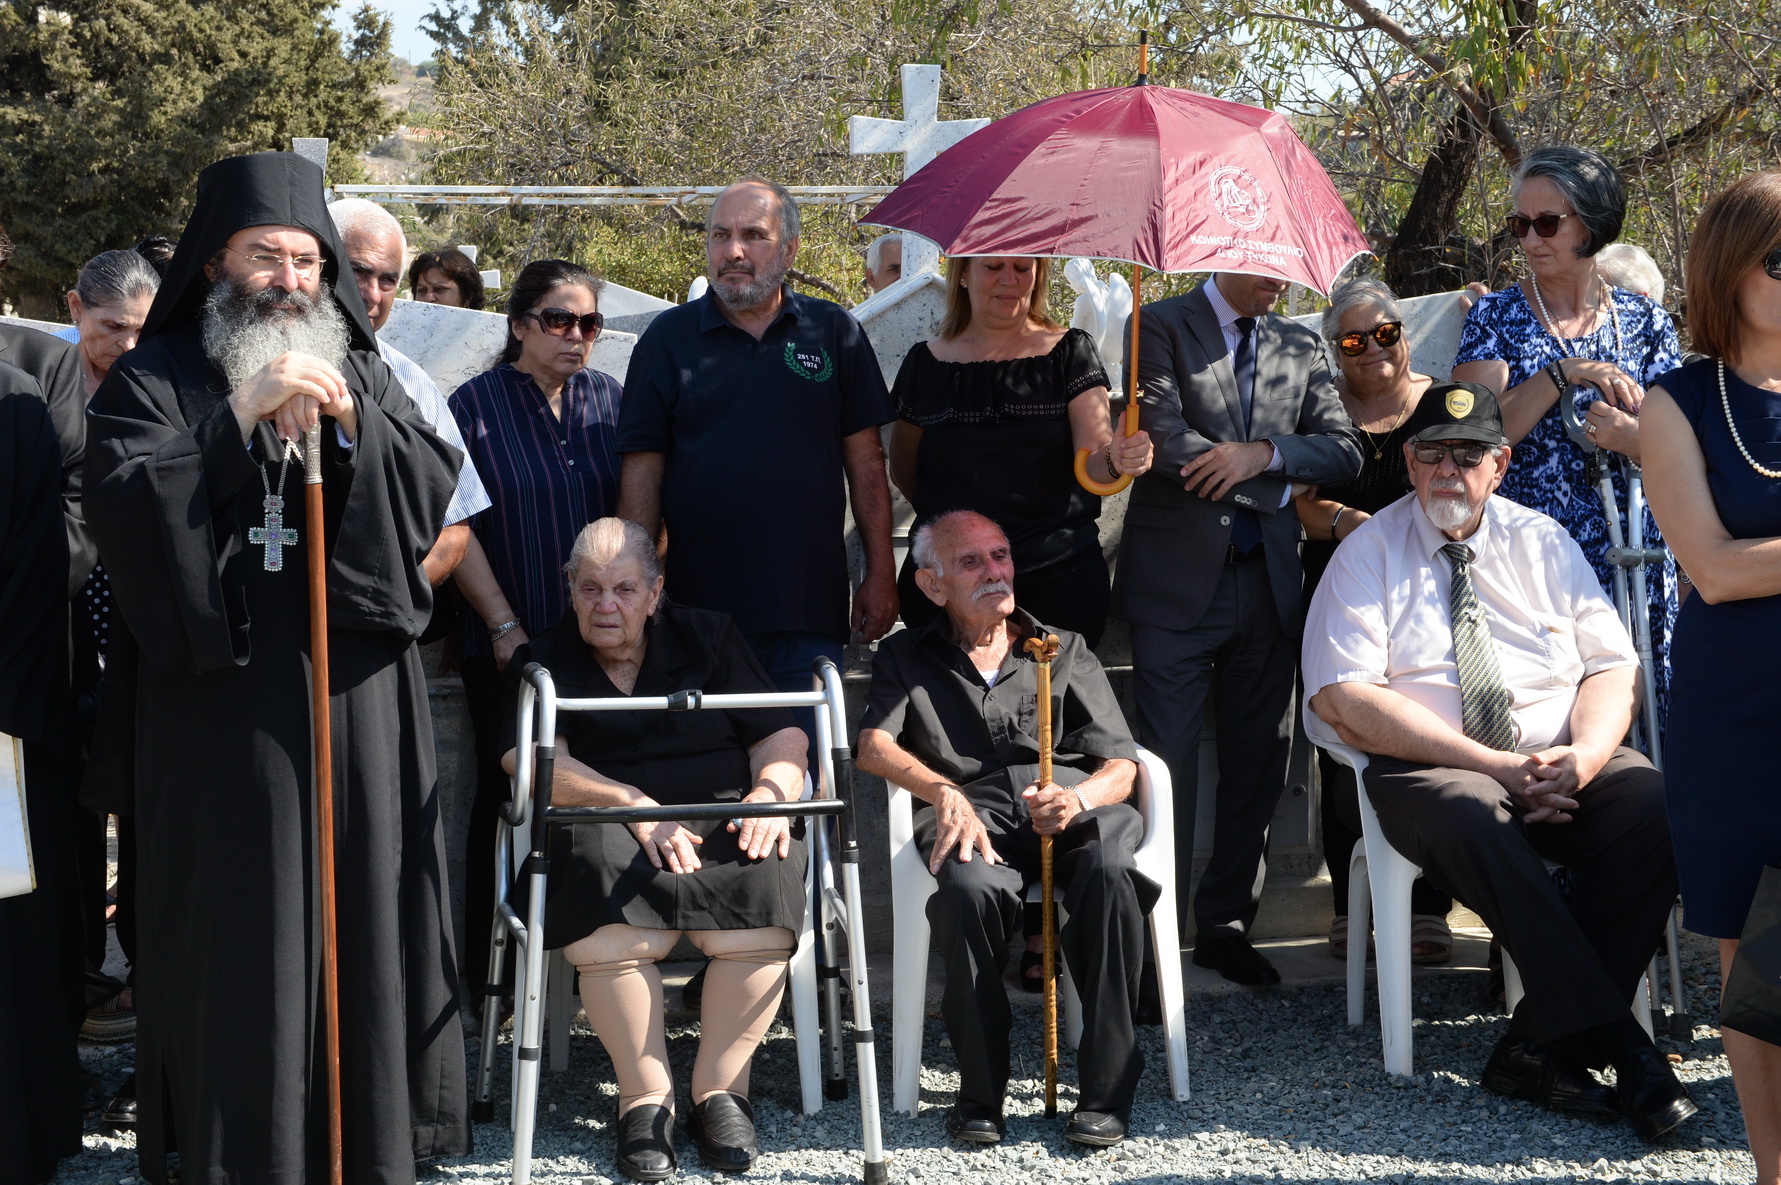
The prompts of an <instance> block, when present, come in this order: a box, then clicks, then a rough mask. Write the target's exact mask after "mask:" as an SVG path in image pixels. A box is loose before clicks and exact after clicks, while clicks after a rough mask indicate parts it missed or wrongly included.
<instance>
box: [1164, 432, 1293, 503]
mask: <svg viewBox="0 0 1781 1185" xmlns="http://www.w3.org/2000/svg"><path fill="white" fill-rule="evenodd" d="M1273 463H1274V445H1273V443H1272V442H1271V441H1266V440H1255V441H1251V442H1249V443H1247V444H1244V443H1242V442H1239V441H1231V440H1227V441H1224V442H1223V443H1221V444H1215V445H1213V446H1212V447H1211V448H1209V449H1207V450H1206V451H1205V452H1203V453H1201V454H1200V455H1199V456H1197V457H1195V458H1194V459H1193V460H1191V461H1189V462H1188V463H1187V464H1185V465H1183V466H1182V467H1181V476H1182V477H1183V478H1184V479H1185V481H1184V483H1183V484H1184V485H1185V487H1186V489H1187V492H1188V493H1190V494H1198V495H1199V496H1200V497H1202V498H1211V499H1213V500H1214V501H1216V500H1217V499H1219V498H1222V497H1224V496H1225V494H1226V493H1228V492H1229V491H1230V489H1231V488H1232V487H1233V486H1238V485H1241V484H1242V483H1244V482H1246V481H1248V480H1249V479H1250V478H1252V477H1260V476H1261V475H1262V474H1264V473H1266V472H1267V471H1268V466H1269V465H1271V464H1273Z"/></svg>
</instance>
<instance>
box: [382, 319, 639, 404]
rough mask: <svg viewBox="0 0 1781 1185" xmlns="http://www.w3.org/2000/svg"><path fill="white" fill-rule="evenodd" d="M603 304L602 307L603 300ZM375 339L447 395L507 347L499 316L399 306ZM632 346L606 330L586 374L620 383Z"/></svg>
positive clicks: (630, 338) (629, 336) (628, 338)
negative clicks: (602, 374) (412, 362)
mask: <svg viewBox="0 0 1781 1185" xmlns="http://www.w3.org/2000/svg"><path fill="white" fill-rule="evenodd" d="M601 303H602V305H604V303H605V300H604V297H602V300H601ZM664 303H665V302H664ZM379 336H381V337H382V338H383V339H384V340H385V341H387V342H389V343H390V345H392V346H395V347H396V348H397V349H398V350H401V351H402V352H403V353H404V354H407V355H408V356H409V357H410V358H412V359H414V360H415V362H416V363H418V364H419V365H420V368H421V369H422V370H424V371H426V372H427V373H428V374H429V375H431V376H432V377H433V381H434V382H436V383H438V384H439V389H440V390H441V391H444V392H445V393H446V394H447V395H450V394H451V393H452V392H453V391H455V390H457V389H458V386H459V385H460V384H461V383H463V382H464V380H466V379H468V378H471V377H473V376H475V375H479V374H481V373H482V372H483V371H485V370H487V369H489V367H491V366H493V365H494V363H495V359H496V358H497V357H499V356H500V353H501V347H502V346H503V345H504V344H505V343H506V341H507V318H506V317H505V316H504V315H502V314H500V313H484V312H478V311H476V310H474V309H454V308H451V307H449V306H446V305H439V304H423V303H422V302H420V301H414V300H398V301H397V302H396V306H395V308H394V309H393V310H392V311H391V312H390V319H389V322H388V323H387V324H385V325H384V327H383V332H382V333H381V334H380V335H379ZM636 345H637V335H636V334H634V333H623V332H620V331H618V330H614V329H608V330H605V331H604V332H602V333H601V334H600V338H599V340H598V341H596V342H595V343H594V349H593V352H592V354H590V355H589V357H588V368H589V369H590V370H602V371H605V372H606V373H607V374H609V375H611V376H612V377H613V378H615V379H617V380H618V381H619V382H621V383H622V382H624V380H625V371H626V370H627V369H628V368H629V367H630V365H631V350H632V349H633V348H634V347H635V346H636Z"/></svg>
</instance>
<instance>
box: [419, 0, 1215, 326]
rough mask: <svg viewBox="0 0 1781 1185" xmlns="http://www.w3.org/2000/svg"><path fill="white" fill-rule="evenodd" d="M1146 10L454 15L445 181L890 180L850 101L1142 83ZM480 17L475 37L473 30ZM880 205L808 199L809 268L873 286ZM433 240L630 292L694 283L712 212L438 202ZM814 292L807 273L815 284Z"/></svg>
mask: <svg viewBox="0 0 1781 1185" xmlns="http://www.w3.org/2000/svg"><path fill="white" fill-rule="evenodd" d="M1137 11H1138V10H1137V9H1136V8H1134V7H1133V6H1129V5H1123V4H1098V5H1097V4H1084V3H1079V2H1075V0H1022V2H1021V3H1018V4H1016V3H1012V2H1010V0H975V2H964V0H892V2H886V0H801V2H789V0H785V2H769V0H573V2H569V0H551V2H550V3H547V4H544V5H534V6H515V5H507V4H495V3H485V4H482V5H481V6H480V7H478V8H476V9H474V10H472V9H471V8H469V7H462V6H460V7H457V8H453V9H449V10H447V11H443V12H442V11H440V10H435V14H434V28H435V30H436V32H439V31H443V32H444V35H443V36H442V37H441V39H440V49H441V54H440V75H439V80H438V89H437V91H436V92H435V96H434V102H435V107H434V110H433V112H432V114H431V116H430V117H429V122H430V125H431V130H432V131H434V132H435V133H436V134H437V135H438V136H439V137H440V143H441V145H442V146H441V148H440V150H439V151H438V153H437V155H436V156H435V158H434V160H433V180H434V181H436V182H437V183H440V184H478V183H480V184H504V185H718V184H723V183H726V182H728V181H731V180H734V179H735V178H736V177H739V176H742V175H744V174H747V173H764V174H766V175H768V176H771V177H774V178H776V179H779V180H781V181H784V182H786V183H787V184H801V185H830V184H860V183H868V184H870V183H878V184H884V183H892V182H895V181H897V180H899V179H900V178H901V176H902V174H901V167H902V160H901V158H900V157H893V156H857V157H856V156H851V155H849V153H848V150H847V119H848V117H849V116H851V115H873V116H880V117H886V118H901V117H902V116H903V114H904V113H903V110H902V99H901V94H900V91H899V84H898V67H899V66H901V65H902V64H903V63H906V62H935V63H939V64H943V65H944V66H945V67H946V71H947V72H946V74H945V77H944V81H943V84H942V93H941V104H940V117H941V118H942V119H965V118H972V117H979V116H988V117H995V116H1000V115H1004V114H1006V113H1008V112H1010V111H1012V110H1015V109H1016V108H1019V107H1022V106H1024V105H1026V104H1028V103H1031V102H1034V101H1036V100H1038V99H1041V98H1045V97H1047V96H1050V95H1054V94H1058V93H1060V92H1063V91H1069V90H1078V89H1084V88H1087V87H1094V86H1106V85H1117V84H1122V83H1126V82H1129V81H1131V79H1132V78H1133V76H1134V75H1135V74H1136V68H1137V52H1136V44H1135V43H1136V40H1137V38H1136V25H1135V24H1134V23H1133V20H1134V19H1141V16H1140V17H1138V18H1134V13H1136V12H1137ZM465 30H469V32H465ZM1228 66H1229V61H1228V57H1226V56H1222V54H1221V51H1220V47H1219V43H1216V42H1207V43H1204V44H1201V43H1195V45H1194V46H1193V48H1191V49H1189V48H1185V47H1184V48H1183V49H1182V50H1181V51H1179V52H1170V53H1163V54H1159V55H1158V56H1157V57H1155V58H1153V61H1152V77H1153V79H1154V80H1155V81H1158V82H1163V83H1168V84H1170V85H1178V86H1190V87H1194V88H1195V89H1200V90H1205V89H1212V88H1215V87H1216V86H1218V85H1219V84H1220V82H1221V81H1222V79H1223V78H1224V76H1225V75H1226V74H1227V73H1228ZM863 212H864V210H863V208H857V207H856V208H845V209H844V208H839V207H827V206H807V207H806V208H805V210H804V217H805V231H804V234H803V245H802V247H801V249H800V252H799V255H798V266H799V268H800V270H802V271H803V272H805V273H806V274H807V275H810V276H813V277H815V278H816V279H818V280H820V281H822V284H818V285H815V287H817V288H819V289H821V288H822V285H823V284H826V285H828V289H829V291H830V292H831V293H841V294H845V296H846V298H848V299H857V298H858V297H859V296H860V295H861V294H862V292H863V289H862V288H861V286H860V282H861V272H862V265H861V262H860V255H859V252H860V250H861V248H863V247H864V245H865V244H866V243H867V242H869V241H870V239H871V238H872V237H873V236H874V235H875V234H877V233H879V232H877V231H875V230H873V229H872V228H866V227H856V226H854V225H853V224H852V220H853V219H854V218H856V217H858V216H859V215H860V214H861V213H863ZM420 214H421V215H422V216H423V217H425V218H426V220H427V221H428V223H429V231H428V232H427V233H425V234H423V235H422V236H420V238H419V239H418V240H416V245H417V247H418V246H421V245H430V244H432V243H445V242H472V243H477V244H479V245H480V246H481V247H482V250H483V254H482V256H481V258H482V259H483V260H484V261H485V262H487V263H488V264H489V265H490V266H499V267H500V268H501V269H502V271H503V273H504V274H508V275H511V274H513V273H514V272H516V271H517V270H518V267H519V266H520V265H522V264H523V263H524V262H525V261H527V260H529V259H535V258H539V257H541V256H545V255H562V256H567V257H570V258H575V259H578V260H580V261H582V262H585V263H588V264H590V265H592V266H594V267H595V268H597V269H598V270H599V271H600V272H601V273H602V274H604V275H606V276H609V277H610V278H612V279H613V280H615V281H617V282H619V283H622V284H625V285H627V286H630V287H634V288H639V289H642V290H644V291H648V292H653V293H656V294H658V295H669V294H674V295H675V296H678V295H679V294H681V293H683V292H684V290H685V286H686V284H687V283H688V281H689V280H690V279H692V277H694V276H696V275H699V274H701V273H702V272H703V271H704V249H703V245H702V242H701V236H700V233H699V231H700V226H701V224H702V219H703V216H704V211H703V209H702V208H701V207H696V206H695V207H689V208H687V209H666V208H661V207H597V208H569V209H563V208H536V207H534V208H525V209H515V208H512V207H495V208H492V209H490V208H483V209H481V210H478V209H477V208H474V207H450V208H447V207H428V208H423V209H422V210H421V211H420ZM806 283H807V286H809V285H808V282H806Z"/></svg>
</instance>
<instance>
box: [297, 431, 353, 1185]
mask: <svg viewBox="0 0 1781 1185" xmlns="http://www.w3.org/2000/svg"><path fill="white" fill-rule="evenodd" d="M303 497H304V509H305V512H306V513H305V521H306V523H307V525H308V527H309V547H308V549H307V550H308V555H309V679H310V688H311V697H312V702H311V707H310V716H311V717H312V718H313V720H314V721H315V749H314V756H313V758H312V766H311V767H312V768H313V769H314V771H315V821H316V823H315V825H316V837H317V840H318V843H317V853H318V855H319V858H320V865H321V868H320V876H321V882H322V885H321V888H322V1017H323V1024H324V1025H325V1028H326V1032H327V1060H328V1066H327V1070H328V1181H329V1185H341V1177H342V1175H343V1172H344V1168H343V1166H344V1161H343V1159H342V1156H341V1150H340V962H339V947H338V945H337V940H336V937H335V925H334V921H335V905H334V736H333V729H332V727H331V726H330V721H329V717H328V549H327V529H326V527H325V525H324V524H323V521H322V431H321V423H320V421H319V419H318V421H317V422H316V423H315V424H313V425H311V426H310V427H308V428H305V429H304V430H303Z"/></svg>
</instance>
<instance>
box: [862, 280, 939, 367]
mask: <svg viewBox="0 0 1781 1185" xmlns="http://www.w3.org/2000/svg"><path fill="white" fill-rule="evenodd" d="M850 311H851V312H852V313H853V315H854V319H855V320H857V321H858V322H859V323H860V327H861V328H862V329H864V330H865V331H866V336H867V337H868V338H869V339H871V342H872V350H873V352H874V353H876V354H877V355H878V367H879V369H880V370H882V371H884V382H885V385H886V386H889V385H891V384H892V383H895V382H896V381H897V370H898V369H899V368H900V367H901V366H902V365H903V355H905V354H907V353H908V352H909V350H910V348H911V347H913V346H914V345H915V343H916V342H925V341H927V340H928V339H929V338H931V337H933V336H935V334H937V333H938V332H939V329H940V319H941V318H942V317H944V316H945V315H946V281H945V280H944V279H943V278H941V276H940V274H939V273H938V272H918V273H915V274H913V275H906V276H904V277H903V278H902V279H900V280H898V281H897V282H896V283H895V284H892V285H890V287H888V288H886V289H885V290H884V291H882V292H875V293H873V294H872V295H871V296H870V297H869V298H868V299H866V300H863V301H861V302H860V303H859V304H856V305H854V306H853V308H852V310H850Z"/></svg>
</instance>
